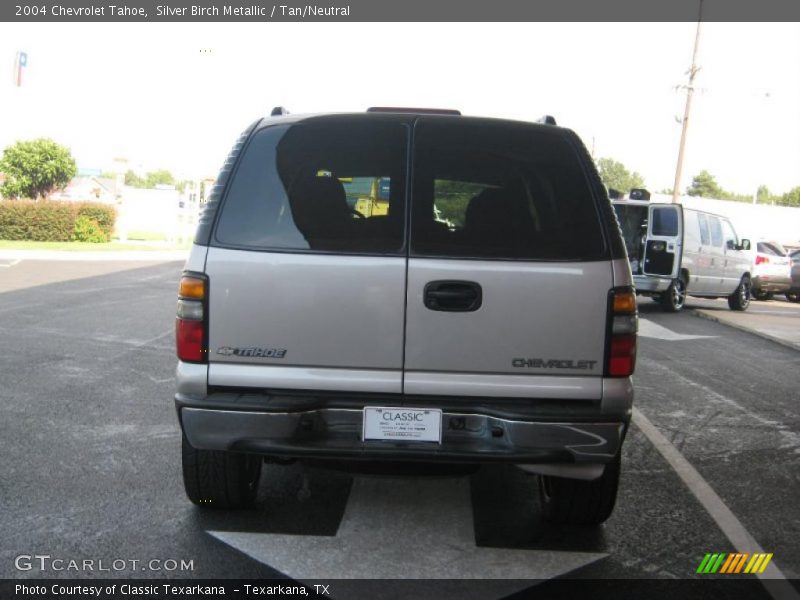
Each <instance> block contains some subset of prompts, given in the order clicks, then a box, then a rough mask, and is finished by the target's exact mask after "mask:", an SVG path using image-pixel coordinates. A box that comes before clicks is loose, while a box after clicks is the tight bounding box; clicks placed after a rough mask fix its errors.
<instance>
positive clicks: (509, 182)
mask: <svg viewBox="0 0 800 600" xmlns="http://www.w3.org/2000/svg"><path fill="white" fill-rule="evenodd" d="M414 140H415V147H414V155H413V173H414V183H413V192H412V198H413V200H412V229H411V248H410V258H409V265H408V302H407V309H406V310H407V324H406V344H405V377H404V391H405V393H406V395H407V399H409V400H410V401H412V402H413V400H414V398H415V397H424V396H427V395H453V396H459V397H488V396H494V397H527V398H555V399H583V400H586V399H599V398H600V397H601V388H602V381H601V380H602V374H603V360H604V352H605V343H606V326H607V319H606V315H607V310H608V296H609V290H610V289H611V288H612V287H613V275H612V270H611V263H610V261H609V260H607V258H605V257H606V256H607V255H606V252H605V245H604V239H603V234H602V228H601V224H600V221H599V216H598V210H597V207H596V204H595V200H594V199H593V197H592V195H591V192H590V188H589V184H588V180H587V177H586V175H585V173H584V171H583V167H582V165H581V162H580V160H579V158H578V154H577V152H576V149H575V147H574V146H573V145H572V144H573V142H572V141H571V140H570V139H569V138H567V137H566V136H565V135H564V134H563V133H561V132H560V131H559V130H557V129H555V128H549V127H546V126H534V125H521V124H518V123H517V124H512V123H505V122H498V121H486V120H471V119H466V118H462V119H460V120H458V118H457V117H456V118H451V117H423V118H420V119H419V120H418V121H417V122H416V125H415V130H414Z"/></svg>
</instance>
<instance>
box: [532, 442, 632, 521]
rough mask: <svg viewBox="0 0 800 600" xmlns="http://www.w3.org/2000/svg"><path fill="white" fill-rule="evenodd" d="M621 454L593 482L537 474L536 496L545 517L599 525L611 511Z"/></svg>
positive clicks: (615, 495) (614, 498) (615, 497)
mask: <svg viewBox="0 0 800 600" xmlns="http://www.w3.org/2000/svg"><path fill="white" fill-rule="evenodd" d="M619 472H620V455H619V454H617V456H616V457H615V458H614V460H613V461H612V462H610V463H608V464H607V465H606V468H605V470H604V471H603V474H602V475H601V476H600V477H599V478H597V479H595V480H593V481H583V480H580V479H567V478H565V477H552V476H550V475H540V476H539V498H540V499H541V502H542V509H543V512H544V518H545V519H546V520H547V521H550V522H551V523H557V524H560V525H578V526H581V527H592V526H595V525H600V523H602V522H604V521H605V520H606V519H608V517H610V516H611V513H612V511H613V510H614V503H615V502H616V499H617V487H618V486H619Z"/></svg>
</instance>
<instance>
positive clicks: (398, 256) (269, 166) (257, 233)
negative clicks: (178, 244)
mask: <svg viewBox="0 0 800 600" xmlns="http://www.w3.org/2000/svg"><path fill="white" fill-rule="evenodd" d="M407 139H408V129H407V126H406V125H404V124H403V123H399V122H397V120H395V121H392V122H390V121H388V120H381V119H380V118H375V119H371V120H370V122H368V123H365V122H364V120H363V119H361V120H360V121H353V122H350V121H348V120H347V118H345V117H341V118H324V119H308V120H305V121H301V122H300V123H299V124H294V125H292V126H273V127H267V128H264V129H261V130H259V131H257V132H256V133H255V134H253V136H252V137H251V139H250V141H249V142H248V145H247V147H246V148H245V150H244V153H243V155H242V157H241V159H240V161H239V164H238V165H237V167H236V171H235V172H234V174H233V177H232V179H231V183H230V184H229V186H228V189H227V191H226V194H225V197H224V198H223V201H222V206H221V213H220V216H219V219H218V223H217V224H216V227H215V229H214V232H213V238H212V242H211V248H210V249H209V252H208V258H207V264H206V273H207V274H208V277H209V288H210V298H209V306H210V310H209V362H210V366H209V384H210V385H212V386H223V387H225V386H232V387H237V388H241V387H252V388H259V389H291V390H303V389H307V390H326V391H336V390H341V391H346V392H370V393H400V392H401V385H402V366H403V362H402V361H403V336H404V329H403V328H404V316H405V306H404V305H405V286H406V283H405V277H406V260H407V259H406V255H405V252H406V249H405V243H404V232H405V225H404V223H405V178H406V155H407Z"/></svg>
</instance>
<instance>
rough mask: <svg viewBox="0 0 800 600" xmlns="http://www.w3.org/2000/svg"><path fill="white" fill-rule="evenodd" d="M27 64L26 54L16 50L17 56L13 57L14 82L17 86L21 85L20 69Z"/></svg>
mask: <svg viewBox="0 0 800 600" xmlns="http://www.w3.org/2000/svg"><path fill="white" fill-rule="evenodd" d="M27 66H28V54H27V53H26V52H17V57H16V58H15V59H14V84H15V85H16V86H17V87H20V86H21V85H22V71H23V69H24V68H25V67H27Z"/></svg>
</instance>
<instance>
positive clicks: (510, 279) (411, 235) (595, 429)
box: [175, 109, 637, 525]
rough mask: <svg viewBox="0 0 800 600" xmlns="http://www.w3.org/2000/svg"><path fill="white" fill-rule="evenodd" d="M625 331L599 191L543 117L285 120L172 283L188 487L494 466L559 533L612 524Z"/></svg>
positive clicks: (622, 266)
mask: <svg viewBox="0 0 800 600" xmlns="http://www.w3.org/2000/svg"><path fill="white" fill-rule="evenodd" d="M636 329H637V313H636V302H635V295H634V293H633V288H632V280H631V271H630V267H629V264H628V260H627V257H626V253H625V246H624V244H623V241H622V238H621V235H620V231H619V227H618V225H617V221H616V218H615V216H614V212H613V210H612V207H611V204H610V202H609V200H608V197H607V193H606V191H605V189H604V187H603V185H602V184H601V182H600V179H599V178H598V175H597V172H596V171H595V168H594V166H593V164H592V161H591V159H590V158H589V156H588V154H587V152H586V150H585V148H584V146H583V144H582V143H581V142H580V140H579V138H578V137H577V136H576V135H575V134H574V133H573V132H572V131H570V130H568V129H563V128H560V127H557V126H556V125H555V121H554V120H553V119H552V118H551V117H548V118H547V119H546V120H543V121H542V122H540V123H522V122H513V121H505V120H495V119H485V118H472V117H462V116H460V114H459V113H458V112H455V111H425V110H418V109H413V110H403V109H370V110H369V111H367V112H366V113H361V114H344V115H341V114H337V115H313V116H296V115H288V114H285V113H284V112H283V111H282V110H275V111H273V116H271V117H268V118H265V119H262V120H259V121H257V122H256V123H254V124H253V125H251V126H250V127H249V128H248V129H247V130H246V131H245V132H244V133H243V134H242V135H241V137H240V138H239V140H238V142H237V143H236V145H235V146H234V148H233V150H232V152H231V154H230V156H229V158H228V160H227V161H226V163H225V165H224V167H223V169H222V171H221V173H220V175H219V177H218V179H217V183H216V185H215V186H214V188H213V190H212V192H211V194H210V198H209V201H208V204H207V206H206V208H205V210H204V212H203V215H202V218H201V222H200V224H199V226H198V230H197V234H196V237H195V242H194V246H193V248H192V251H191V255H190V258H189V260H188V262H187V264H186V267H185V271H184V273H183V276H182V279H181V282H180V291H179V300H178V314H177V325H176V332H177V335H176V337H177V351H178V358H179V363H178V368H177V380H178V392H177V394H176V396H175V402H176V406H177V410H178V417H179V419H180V423H181V426H182V429H183V434H184V435H183V475H184V482H185V487H186V492H187V494H188V496H189V498H190V499H191V500H192V502H195V503H197V504H199V505H201V506H208V507H222V508H237V507H242V506H247V505H248V504H250V503H252V502H253V500H254V497H255V493H256V487H257V483H258V479H259V477H260V473H261V464H262V463H263V462H264V460H268V461H273V462H286V461H288V460H294V459H306V458H313V459H337V460H354V461H355V460H370V461H374V460H385V461H423V462H461V463H486V462H503V463H512V464H516V465H519V466H520V467H521V468H523V469H525V470H526V471H528V472H531V473H535V474H538V475H539V476H540V479H541V482H540V486H539V487H540V490H541V499H542V504H543V507H544V514H545V516H546V517H547V518H548V519H550V520H552V521H555V522H559V523H570V524H581V525H594V524H597V523H601V522H602V521H604V520H605V519H607V518H608V516H609V515H610V514H611V511H612V509H613V506H614V501H615V497H616V492H617V483H618V480H619V473H620V450H621V445H622V442H623V439H624V437H625V433H626V431H627V428H628V424H629V421H630V415H631V404H632V399H633V388H632V385H631V379H630V376H631V374H632V373H633V369H634V363H635V356H636Z"/></svg>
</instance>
